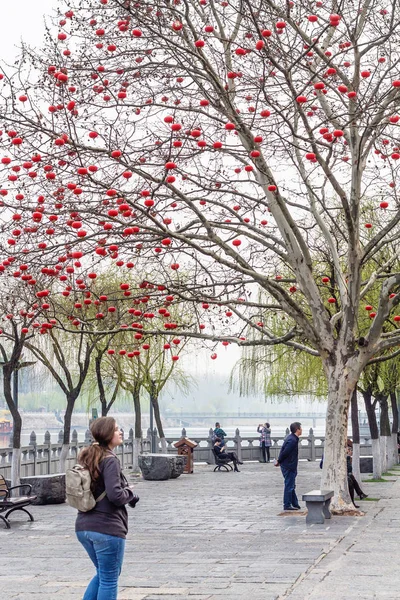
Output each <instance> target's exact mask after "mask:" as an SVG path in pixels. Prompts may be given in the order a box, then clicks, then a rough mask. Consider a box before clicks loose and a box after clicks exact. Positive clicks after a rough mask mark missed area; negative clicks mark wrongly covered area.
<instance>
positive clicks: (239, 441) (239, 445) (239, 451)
mask: <svg viewBox="0 0 400 600" xmlns="http://www.w3.org/2000/svg"><path fill="white" fill-rule="evenodd" d="M233 440H234V442H235V450H236V455H237V457H238V459H239V461H240V462H242V438H241V437H240V431H239V428H237V429H236V431H235V437H234V438H233Z"/></svg>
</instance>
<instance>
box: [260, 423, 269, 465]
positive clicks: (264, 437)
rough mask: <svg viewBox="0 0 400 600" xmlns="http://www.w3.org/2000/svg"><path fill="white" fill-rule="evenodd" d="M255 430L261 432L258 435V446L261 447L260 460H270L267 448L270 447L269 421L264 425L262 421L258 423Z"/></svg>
mask: <svg viewBox="0 0 400 600" xmlns="http://www.w3.org/2000/svg"><path fill="white" fill-rule="evenodd" d="M257 431H258V433H260V434H261V436H260V448H261V454H262V461H261V462H264V463H265V462H270V461H271V457H270V453H269V449H270V447H271V445H272V444H271V426H270V424H269V423H264V425H263V424H262V423H260V425H259V426H258V427H257ZM267 456H268V460H267Z"/></svg>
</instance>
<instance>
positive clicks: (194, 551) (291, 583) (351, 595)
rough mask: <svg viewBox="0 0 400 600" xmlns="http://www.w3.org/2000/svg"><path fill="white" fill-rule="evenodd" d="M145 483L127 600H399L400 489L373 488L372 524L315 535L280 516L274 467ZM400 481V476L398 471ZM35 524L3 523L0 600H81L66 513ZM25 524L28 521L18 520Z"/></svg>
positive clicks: (307, 481) (303, 479) (357, 521)
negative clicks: (6, 526)
mask: <svg viewBox="0 0 400 600" xmlns="http://www.w3.org/2000/svg"><path fill="white" fill-rule="evenodd" d="M195 471H196V472H195V473H194V474H193V475H182V476H181V477H179V478H178V479H174V480H168V481H165V482H153V481H143V480H140V479H139V480H135V481H137V486H136V492H137V493H138V494H139V496H140V502H139V504H138V505H137V507H136V508H135V509H129V510H130V532H129V537H128V540H127V545H126V554H125V561H124V567H123V572H122V576H121V579H120V593H119V596H118V600H242V599H245V598H246V600H273V599H274V600H300V599H301V600H303V599H310V600H322V599H323V600H326V599H327V598H330V599H331V600H344V599H346V600H353V599H361V600H369V599H372V598H385V599H390V600H394V599H395V598H396V599H399V598H400V592H397V591H396V585H397V588H398V587H399V585H398V584H399V582H400V578H399V576H398V575H397V570H396V568H397V562H398V561H397V545H398V542H397V537H398V529H397V527H398V525H399V516H398V514H397V504H398V501H399V498H400V481H396V480H395V478H393V481H394V483H379V484H378V483H373V484H364V487H365V489H366V491H367V493H369V494H370V495H373V496H374V497H380V498H381V499H380V501H379V502H362V503H361V504H362V507H363V509H365V510H366V516H365V517H334V518H332V519H331V521H327V522H326V523H325V524H324V525H313V526H306V524H305V517H304V516H301V515H299V514H296V513H293V514H290V515H289V516H279V513H280V511H281V507H282V489H283V485H282V476H281V474H280V471H279V469H276V468H275V467H274V466H273V464H272V463H270V464H260V463H246V464H244V465H243V466H242V467H241V472H240V473H225V472H224V473H213V472H212V467H211V466H209V465H195ZM399 472H400V471H399ZM319 477H320V470H319V468H318V463H317V462H316V463H307V462H300V465H299V476H298V479H297V481H298V494H299V498H300V497H301V493H304V492H306V491H309V490H310V489H312V488H315V487H318V484H319ZM32 512H33V514H34V516H35V519H36V520H35V522H34V523H27V522H23V521H18V522H17V521H16V520H15V518H16V517H15V515H14V517H12V518H14V520H13V522H12V528H11V529H10V530H6V529H3V528H2V526H1V524H0V557H1V558H0V590H1V593H0V597H1V598H2V597H3V593H5V592H6V596H4V597H7V600H11V599H15V600H80V599H81V598H82V596H83V592H84V589H85V587H86V585H87V583H88V581H89V580H90V578H91V577H92V575H93V567H92V565H91V563H90V561H89V559H88V557H87V555H86V553H85V551H84V550H83V549H82V548H81V546H80V545H79V543H78V542H77V540H76V538H75V535H74V519H75V511H74V510H73V509H72V508H70V507H68V506H67V505H57V506H43V507H42V506H37V507H33V509H32ZM18 518H19V517H18Z"/></svg>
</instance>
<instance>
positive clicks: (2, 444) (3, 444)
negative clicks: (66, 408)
mask: <svg viewBox="0 0 400 600" xmlns="http://www.w3.org/2000/svg"><path fill="white" fill-rule="evenodd" d="M310 427H312V422H311V421H310V422H309V423H307V422H306V421H305V422H304V423H303V435H307V434H308V432H309V429H310ZM74 429H76V431H77V433H78V439H79V441H83V440H84V439H85V431H86V428H85V427H74ZM223 429H224V431H226V433H227V434H228V437H233V436H234V435H235V431H236V427H234V426H229V425H227V426H224V427H223ZM239 430H240V435H241V437H242V438H245V437H246V436H251V437H253V436H258V434H257V427H253V426H249V425H247V426H246V425H241V426H240V427H239ZM45 431H46V430H45V429H39V430H37V431H35V432H36V441H37V443H38V444H43V443H44V434H45ZM48 431H49V432H50V435H51V441H52V442H53V443H56V442H57V440H58V432H59V431H60V430H59V429H52V428H50V429H48ZM285 431H286V427H283V426H282V425H280V424H278V425H277V426H276V427H272V432H271V434H272V436H274V435H276V436H281V435H283V434H284V433H285ZM313 431H314V435H317V436H318V435H325V425H324V424H323V425H320V421H318V423H317V427H315V428H313ZM127 433H128V432H125V437H126V436H127ZM143 433H144V434H145V433H146V432H145V431H143ZM30 434H31V430H26V429H23V430H22V440H21V441H22V446H28V444H29V437H30ZM208 434H209V428H206V427H187V428H186V435H187V437H189V438H197V437H206V436H208ZM165 435H166V437H167V438H171V437H172V438H175V439H177V440H178V439H179V438H180V437H181V435H182V428H181V427H169V428H166V429H165ZM9 440H10V436H8V435H0V448H7V447H8V446H9Z"/></svg>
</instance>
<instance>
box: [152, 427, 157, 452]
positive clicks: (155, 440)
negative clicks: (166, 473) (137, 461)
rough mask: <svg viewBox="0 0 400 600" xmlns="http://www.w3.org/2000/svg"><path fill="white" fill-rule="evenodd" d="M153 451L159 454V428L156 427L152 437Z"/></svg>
mask: <svg viewBox="0 0 400 600" xmlns="http://www.w3.org/2000/svg"><path fill="white" fill-rule="evenodd" d="M151 451H152V452H153V453H158V431H157V427H154V429H153V431H152V435H151Z"/></svg>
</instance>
